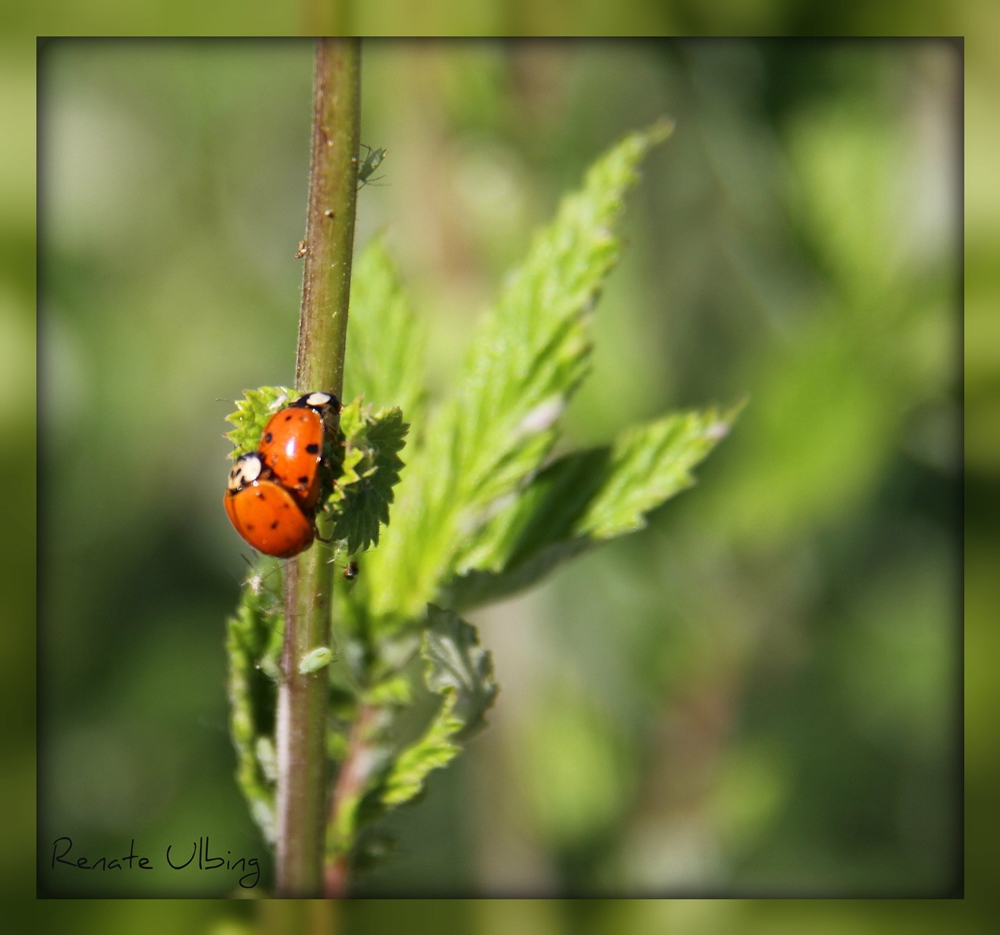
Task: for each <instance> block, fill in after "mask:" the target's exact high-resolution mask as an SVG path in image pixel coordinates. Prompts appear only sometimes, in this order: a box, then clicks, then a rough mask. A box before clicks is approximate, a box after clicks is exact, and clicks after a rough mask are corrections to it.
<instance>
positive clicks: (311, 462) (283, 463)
mask: <svg viewBox="0 0 1000 935" xmlns="http://www.w3.org/2000/svg"><path fill="white" fill-rule="evenodd" d="M338 412H340V401H339V400H338V399H337V397H336V396H333V395H331V394H330V393H308V394H307V395H305V396H302V397H300V398H299V399H297V400H296V401H295V402H294V403H291V404H290V405H288V406H286V407H285V408H284V409H281V410H279V411H278V412H276V413H275V414H274V415H273V416H271V418H270V419H269V420H268V422H267V425H265V426H264V431H263V432H262V433H261V437H260V445H259V447H258V453H259V454H260V456H261V458H262V459H263V461H264V464H265V465H266V466H267V469H268V470H269V471H270V473H271V477H272V478H273V479H274V480H275V481H277V482H278V483H279V484H281V486H282V487H285V488H286V489H287V490H288V491H289V492H290V493H291V495H292V496H293V497H294V498H295V501H296V502H297V503H298V504H299V506H300V507H302V509H303V510H305V511H307V512H308V511H309V510H311V509H312V508H313V507H314V506H315V505H316V501H317V500H318V499H319V493H320V486H321V483H320V481H321V478H320V473H319V468H320V465H321V464H322V463H323V442H324V436H325V432H326V419H327V418H328V416H329V415H330V414H331V413H332V414H336V413H338Z"/></svg>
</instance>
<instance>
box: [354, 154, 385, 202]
mask: <svg viewBox="0 0 1000 935" xmlns="http://www.w3.org/2000/svg"><path fill="white" fill-rule="evenodd" d="M361 145H362V146H364V148H365V149H366V150H368V152H367V154H366V155H365V158H364V159H362V160H361V165H360V166H358V190H359V191H360V190H361V188H362V187H364V186H365V185H367V184H368V183H369V182H377V181H378V180H379V179H380V178H382V176H381V175H379V176H377V177H373V173H374V172H375V171H376V170H377V169H378V167H379V166H380V165H382V160H383V159H385V157H386V156H388V155H389V150H387V149H372V148H371V147H370V146H368V145H367V144H366V143H362V144H361Z"/></svg>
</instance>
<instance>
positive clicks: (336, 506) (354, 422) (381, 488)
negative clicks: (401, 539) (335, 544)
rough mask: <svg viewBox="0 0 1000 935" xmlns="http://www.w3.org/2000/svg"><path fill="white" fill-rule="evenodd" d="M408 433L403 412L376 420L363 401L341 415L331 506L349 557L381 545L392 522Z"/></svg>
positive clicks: (385, 411)
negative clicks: (380, 537)
mask: <svg viewBox="0 0 1000 935" xmlns="http://www.w3.org/2000/svg"><path fill="white" fill-rule="evenodd" d="M408 428H409V426H408V425H407V424H406V423H405V422H404V421H403V414H402V412H401V411H400V410H399V408H398V407H396V406H394V407H392V408H391V409H380V410H379V411H378V412H377V413H375V414H374V415H373V414H372V411H371V406H362V405H361V398H360V397H359V398H358V399H356V400H354V402H352V403H351V404H350V405H348V406H345V407H344V408H343V410H342V411H341V413H340V431H341V435H342V443H343V447H342V456H343V460H342V461H341V462H340V474H339V477H338V478H337V483H336V485H335V487H334V490H333V493H332V495H331V497H330V501H329V503H330V506H331V508H332V514H333V516H334V517H335V519H334V523H333V533H332V535H333V538H334V539H337V540H339V541H343V542H344V543H345V549H346V551H347V553H348V554H352V555H353V554H354V553H355V552H359V551H364V550H366V549H368V548H369V547H370V546H372V545H378V535H379V532H378V531H379V525H380V524H382V525H386V524H388V522H389V504H390V503H392V499H393V492H392V491H393V487H394V486H395V485H396V484H397V483H398V481H399V472H400V469H401V468H402V467H403V462H402V460H401V459H400V457H399V451H400V450H401V449H402V447H403V445H404V444H405V442H404V438H405V436H406V432H407V429H408Z"/></svg>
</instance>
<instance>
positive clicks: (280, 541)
mask: <svg viewBox="0 0 1000 935" xmlns="http://www.w3.org/2000/svg"><path fill="white" fill-rule="evenodd" d="M269 475H270V472H269V471H268V469H267V468H266V466H265V465H264V462H263V461H262V460H261V457H260V455H259V454H258V453H257V452H248V453H247V454H245V455H241V456H240V457H239V458H238V459H237V461H236V463H235V464H234V465H233V469H232V470H231V471H230V472H229V483H228V485H227V488H226V493H225V496H224V498H223V502H224V503H225V507H226V513H228V514H229V519H230V520H231V521H232V524H233V526H235V527H236V531H237V532H238V533H239V534H240V535H241V536H242V537H243V538H244V539H246V541H247V542H249V543H250V545H252V546H253V547H254V548H255V549H257V550H258V551H259V552H263V553H264V554H265V555H274V556H276V557H277V558H290V557H291V556H293V555H298V554H299V552H301V551H303V550H304V549H307V548H309V546H310V545H312V541H313V536H315V534H316V533H315V528H314V525H313V518H312V514H307V513H306V512H305V511H303V510H302V508H301V507H300V506H299V504H298V501H297V500H296V499H295V497H294V496H293V495H292V493H291V491H289V490H286V489H285V488H284V487H283V486H281V484H278V483H276V482H275V481H274V480H272V479H271V477H270V476H269Z"/></svg>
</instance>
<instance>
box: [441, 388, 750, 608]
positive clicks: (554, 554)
mask: <svg viewBox="0 0 1000 935" xmlns="http://www.w3.org/2000/svg"><path fill="white" fill-rule="evenodd" d="M738 410H739V407H735V408H733V409H730V410H728V411H727V412H724V413H720V412H719V411H718V410H715V409H709V410H705V411H700V412H687V413H676V414H673V415H669V416H666V417H664V418H662V419H658V420H656V421H654V422H651V423H649V424H647V425H642V426H635V427H633V428H630V429H628V430H626V431H625V432H623V433H622V434H621V435H620V436H619V438H618V439H617V440H616V441H615V442H614V444H612V445H609V446H606V447H603V448H594V449H590V450H588V451H581V452H573V453H572V454H568V455H565V456H564V457H562V458H559V459H558V460H556V461H554V462H553V463H552V464H551V465H549V466H548V467H547V468H546V469H545V470H543V471H541V472H540V473H539V474H538V475H537V476H536V477H535V478H534V479H533V481H532V482H531V483H530V484H529V485H528V486H527V487H526V488H525V490H524V491H523V492H522V493H521V494H520V495H519V496H518V497H517V498H512V499H510V500H509V501H507V502H505V503H504V504H502V505H501V506H500V508H499V509H498V511H497V513H496V514H495V515H494V516H493V518H492V519H491V520H490V522H489V523H488V524H487V525H486V526H485V527H484V528H483V529H482V530H481V531H480V532H479V534H478V535H477V536H475V537H473V538H471V539H470V543H469V547H468V549H467V550H466V552H465V553H464V554H463V555H462V556H461V558H460V560H459V562H458V566H457V570H458V577H457V578H456V579H455V580H454V581H453V582H451V584H450V586H449V587H448V589H447V597H448V600H449V603H451V604H452V605H453V606H455V607H459V608H462V609H467V608H469V607H473V606H476V605H478V604H481V603H484V602H486V601H490V600H496V599H498V598H501V597H506V596H509V595H510V594H513V593H515V592H516V591H519V590H521V589H523V588H525V587H528V586H529V585H531V584H533V583H534V582H535V581H537V580H539V579H540V578H541V577H542V576H543V575H545V574H546V573H548V572H549V571H550V570H551V569H552V567H553V566H554V565H555V564H557V563H558V562H560V561H562V560H564V559H566V558H569V557H571V556H574V555H578V554H580V553H582V552H584V551H586V550H587V549H589V548H592V547H594V546H596V545H599V544H600V543H601V542H604V541H607V540H608V539H612V538H614V537H616V536H620V535H624V534H626V533H629V532H633V531H635V530H637V529H641V528H642V527H643V526H645V525H646V517H647V515H648V514H649V512H650V511H651V510H653V509H655V508H656V507H658V506H659V505H660V504H662V503H663V502H664V501H665V500H667V499H669V498H670V497H672V496H674V495H676V494H677V493H680V492H681V491H682V490H684V489H686V488H687V487H689V486H691V485H692V484H693V483H694V477H693V475H692V471H693V469H694V467H695V466H696V465H697V464H698V463H699V462H701V461H702V460H703V459H704V458H705V457H706V456H707V455H708V453H709V452H710V451H711V450H712V449H713V448H714V447H715V445H717V444H718V442H719V441H720V440H721V439H722V438H724V437H725V435H726V434H727V433H728V431H729V428H730V426H731V425H732V423H733V420H734V419H735V418H736V414H737V412H738Z"/></svg>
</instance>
